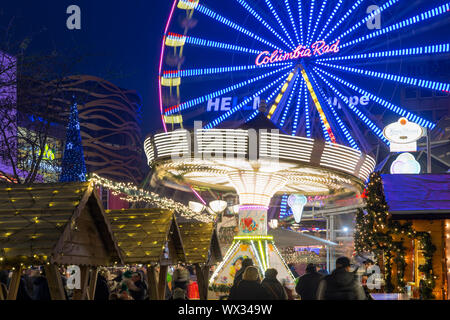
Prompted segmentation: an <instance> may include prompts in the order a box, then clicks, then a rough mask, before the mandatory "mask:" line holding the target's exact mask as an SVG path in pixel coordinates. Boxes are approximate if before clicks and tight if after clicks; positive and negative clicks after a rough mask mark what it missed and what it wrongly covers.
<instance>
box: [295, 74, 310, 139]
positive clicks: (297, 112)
mask: <svg viewBox="0 0 450 320" xmlns="http://www.w3.org/2000/svg"><path fill="white" fill-rule="evenodd" d="M305 86H306V83H305V82H302V84H301V87H300V91H299V93H298V96H297V106H296V108H295V113H294V121H293V122H292V132H291V135H292V136H295V135H296V134H297V128H298V119H299V117H300V107H301V104H302V97H303V96H304V95H305V96H306V92H305ZM305 100H306V101H307V100H308V96H306V99H305ZM306 103H307V102H306ZM306 122H308V121H306Z"/></svg>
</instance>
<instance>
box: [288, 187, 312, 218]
mask: <svg viewBox="0 0 450 320" xmlns="http://www.w3.org/2000/svg"><path fill="white" fill-rule="evenodd" d="M306 202H308V199H307V198H306V197H305V196H304V195H301V194H291V195H290V196H289V198H288V205H289V207H291V209H292V213H293V214H294V219H295V222H296V223H300V221H301V220H302V213H303V208H304V207H305V204H306Z"/></svg>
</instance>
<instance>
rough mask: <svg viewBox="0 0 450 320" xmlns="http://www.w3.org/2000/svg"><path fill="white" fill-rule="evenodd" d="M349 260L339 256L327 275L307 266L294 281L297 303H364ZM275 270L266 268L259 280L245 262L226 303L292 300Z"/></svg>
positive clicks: (250, 263) (363, 293) (249, 262)
mask: <svg viewBox="0 0 450 320" xmlns="http://www.w3.org/2000/svg"><path fill="white" fill-rule="evenodd" d="M350 267H351V265H350V259H349V258H347V257H340V258H338V259H337V260H336V269H335V270H334V271H333V272H332V273H331V274H328V275H327V274H324V273H323V272H318V271H317V267H316V266H315V265H314V264H312V263H310V264H308V266H307V268H306V273H305V274H304V275H303V276H301V277H298V278H297V284H296V286H295V291H296V293H297V294H298V296H299V297H300V299H301V300H368V299H371V297H370V294H369V292H368V291H367V290H366V289H367V288H363V286H362V285H361V281H360V280H359V277H358V276H357V275H356V272H355V271H350ZM277 274H278V272H277V270H276V269H273V268H269V269H267V270H266V271H265V274H264V279H263V280H262V281H261V279H260V277H259V272H258V269H257V268H256V267H255V266H253V261H252V260H251V259H245V260H244V261H243V263H242V268H241V269H240V270H239V271H238V272H237V273H236V276H235V278H234V283H233V286H232V287H231V290H230V294H229V296H228V300H293V299H294V294H293V293H292V292H291V290H290V289H289V288H287V287H286V286H285V285H283V284H282V283H280V281H278V280H277Z"/></svg>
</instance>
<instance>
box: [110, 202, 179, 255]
mask: <svg viewBox="0 0 450 320" xmlns="http://www.w3.org/2000/svg"><path fill="white" fill-rule="evenodd" d="M106 213H107V215H108V218H109V220H110V222H111V226H112V229H113V232H114V235H115V237H116V239H117V242H118V246H119V248H120V250H121V252H122V256H123V259H124V262H125V263H126V264H150V263H160V264H171V263H178V262H184V261H185V254H184V250H183V242H182V240H181V236H180V231H179V229H178V225H177V223H176V221H175V216H174V214H173V211H171V210H164V209H157V208H152V209H122V210H106ZM166 245H169V257H165V256H164V251H165V248H166Z"/></svg>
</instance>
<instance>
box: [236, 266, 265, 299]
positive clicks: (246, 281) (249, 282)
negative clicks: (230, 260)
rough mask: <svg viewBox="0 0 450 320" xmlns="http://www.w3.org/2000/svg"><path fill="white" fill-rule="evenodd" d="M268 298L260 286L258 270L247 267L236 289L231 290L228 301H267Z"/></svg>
mask: <svg viewBox="0 0 450 320" xmlns="http://www.w3.org/2000/svg"><path fill="white" fill-rule="evenodd" d="M269 299H270V296H269V294H268V293H267V292H266V290H265V289H264V288H263V287H262V286H261V284H260V280H259V273H258V269H257V268H256V267H254V266H249V267H247V268H246V269H245V272H244V274H243V275H242V281H240V282H239V283H238V284H237V286H236V287H234V288H232V289H231V291H230V295H229V297H228V300H269Z"/></svg>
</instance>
